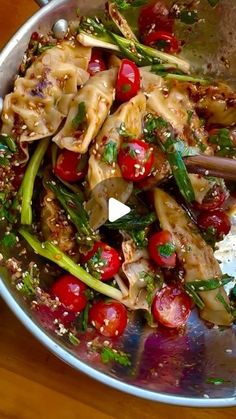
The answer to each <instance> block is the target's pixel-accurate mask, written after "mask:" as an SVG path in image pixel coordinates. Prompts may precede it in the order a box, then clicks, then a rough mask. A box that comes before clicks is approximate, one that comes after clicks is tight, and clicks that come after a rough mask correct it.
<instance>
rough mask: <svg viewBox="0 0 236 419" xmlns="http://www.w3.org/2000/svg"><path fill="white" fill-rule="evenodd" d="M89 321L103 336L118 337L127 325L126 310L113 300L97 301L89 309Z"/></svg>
mask: <svg viewBox="0 0 236 419" xmlns="http://www.w3.org/2000/svg"><path fill="white" fill-rule="evenodd" d="M89 321H90V323H91V324H92V325H93V326H94V327H95V328H96V329H97V330H98V331H99V332H100V333H101V334H102V335H103V336H107V337H115V336H120V335H122V333H123V332H124V330H125V328H126V325H127V310H126V308H125V306H124V305H123V304H121V303H119V302H118V301H115V300H114V301H107V302H106V301H99V302H97V303H95V304H93V306H92V307H91V309H90V311H89Z"/></svg>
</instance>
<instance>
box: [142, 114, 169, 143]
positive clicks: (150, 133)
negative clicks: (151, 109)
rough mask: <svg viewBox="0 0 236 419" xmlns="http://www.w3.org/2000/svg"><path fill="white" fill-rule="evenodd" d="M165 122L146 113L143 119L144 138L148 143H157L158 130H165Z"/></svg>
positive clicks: (166, 125)
mask: <svg viewBox="0 0 236 419" xmlns="http://www.w3.org/2000/svg"><path fill="white" fill-rule="evenodd" d="M167 127H168V124H167V122H166V121H165V120H164V119H163V118H161V117H160V116H155V115H153V114H152V113H148V114H147V115H146V116H145V119H144V129H143V132H144V138H145V140H146V141H147V142H148V143H157V142H158V140H157V135H158V130H159V129H163V128H167Z"/></svg>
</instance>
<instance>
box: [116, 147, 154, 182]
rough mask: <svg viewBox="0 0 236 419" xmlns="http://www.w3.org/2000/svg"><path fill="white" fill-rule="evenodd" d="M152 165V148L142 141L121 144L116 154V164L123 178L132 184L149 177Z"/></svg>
mask: <svg viewBox="0 0 236 419" xmlns="http://www.w3.org/2000/svg"><path fill="white" fill-rule="evenodd" d="M153 163H154V153H153V148H152V147H150V145H149V144H147V143H145V142H144V141H142V140H131V141H129V142H127V143H123V145H122V147H121V150H120V152H119V154H118V164H119V166H120V169H121V172H122V176H123V178H124V179H127V180H131V181H133V182H137V181H139V180H142V179H145V178H146V177H147V176H148V175H150V173H151V170H152V167H153Z"/></svg>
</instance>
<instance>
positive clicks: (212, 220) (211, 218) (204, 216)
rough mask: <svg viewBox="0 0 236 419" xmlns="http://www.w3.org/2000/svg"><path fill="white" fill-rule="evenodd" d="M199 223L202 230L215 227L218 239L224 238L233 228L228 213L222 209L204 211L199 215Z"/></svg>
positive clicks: (214, 230)
mask: <svg viewBox="0 0 236 419" xmlns="http://www.w3.org/2000/svg"><path fill="white" fill-rule="evenodd" d="M197 223H198V226H199V227H200V228H201V229H202V230H207V229H213V233H214V232H215V234H216V237H217V238H218V239H221V238H223V237H224V236H225V235H226V234H228V233H229V231H230V229H231V223H230V220H229V217H228V215H227V214H226V213H225V212H224V211H220V210H215V211H210V212H202V213H201V214H200V215H199V216H198V219H197Z"/></svg>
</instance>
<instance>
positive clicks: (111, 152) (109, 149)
mask: <svg viewBox="0 0 236 419" xmlns="http://www.w3.org/2000/svg"><path fill="white" fill-rule="evenodd" d="M117 155H118V149H117V144H116V143H115V142H114V141H112V140H111V141H109V142H108V143H107V144H106V145H105V148H104V152H103V156H102V160H103V161H104V162H105V163H108V164H111V163H116V162H117Z"/></svg>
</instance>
